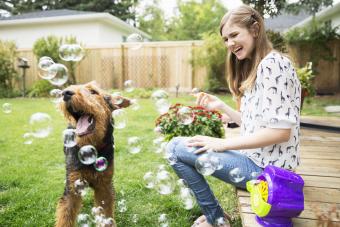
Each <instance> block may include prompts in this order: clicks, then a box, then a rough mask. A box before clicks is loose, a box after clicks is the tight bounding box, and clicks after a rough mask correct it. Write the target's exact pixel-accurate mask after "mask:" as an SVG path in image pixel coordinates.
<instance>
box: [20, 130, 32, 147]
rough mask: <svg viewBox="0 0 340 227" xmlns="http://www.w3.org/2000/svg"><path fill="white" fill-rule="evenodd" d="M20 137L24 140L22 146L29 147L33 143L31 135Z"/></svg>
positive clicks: (26, 134)
mask: <svg viewBox="0 0 340 227" xmlns="http://www.w3.org/2000/svg"><path fill="white" fill-rule="evenodd" d="M22 137H23V138H24V139H25V141H24V144H26V145H30V144H32V143H33V138H32V137H33V135H32V133H29V132H27V133H25V134H24V135H23V136H22Z"/></svg>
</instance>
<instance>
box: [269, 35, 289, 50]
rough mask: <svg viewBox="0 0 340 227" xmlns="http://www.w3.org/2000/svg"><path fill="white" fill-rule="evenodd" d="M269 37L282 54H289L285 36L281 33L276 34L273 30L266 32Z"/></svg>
mask: <svg viewBox="0 0 340 227" xmlns="http://www.w3.org/2000/svg"><path fill="white" fill-rule="evenodd" d="M266 33H267V36H268V38H269V40H270V41H271V42H272V44H273V47H274V48H275V49H276V50H278V51H280V52H282V53H286V52H287V47H286V43H285V40H284V38H283V36H282V35H281V34H280V32H275V31H272V30H267V31H266Z"/></svg>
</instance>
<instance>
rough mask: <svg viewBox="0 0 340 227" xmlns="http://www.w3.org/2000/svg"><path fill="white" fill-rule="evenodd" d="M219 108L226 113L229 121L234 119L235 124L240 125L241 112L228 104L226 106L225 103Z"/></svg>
mask: <svg viewBox="0 0 340 227" xmlns="http://www.w3.org/2000/svg"><path fill="white" fill-rule="evenodd" d="M220 110H221V111H222V112H223V113H225V114H227V115H228V116H229V117H230V119H231V121H234V122H235V123H236V124H238V125H241V113H240V112H238V111H236V110H234V109H233V108H231V107H230V106H228V105H227V104H224V105H223V106H222V107H221V108H220Z"/></svg>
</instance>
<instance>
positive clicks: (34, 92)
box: [28, 80, 54, 97]
mask: <svg viewBox="0 0 340 227" xmlns="http://www.w3.org/2000/svg"><path fill="white" fill-rule="evenodd" d="M53 88H54V87H53V85H52V84H50V82H48V81H47V80H38V81H36V82H35V83H34V84H33V86H32V88H31V89H30V91H29V92H28V96H29V97H48V96H49V92H50V91H51V90H52V89H53Z"/></svg>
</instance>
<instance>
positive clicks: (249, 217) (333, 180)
mask: <svg viewBox="0 0 340 227" xmlns="http://www.w3.org/2000/svg"><path fill="white" fill-rule="evenodd" d="M318 121H319V122H320V121H322V118H319V119H318ZM330 122H331V123H332V124H333V125H337V126H340V119H337V118H334V119H331V120H329V118H327V123H330ZM232 131H233V132H232V134H234V133H235V132H237V131H238V129H234V130H232ZM297 173H298V174H300V175H301V176H302V178H303V179H304V181H305V187H304V196H305V210H304V211H303V212H302V213H301V215H300V216H299V217H298V218H295V219H293V222H294V226H297V227H313V226H329V227H331V226H332V227H335V226H340V218H339V217H336V216H335V215H334V214H332V215H331V218H330V220H331V222H332V224H333V225H330V224H328V225H326V222H322V223H325V225H320V222H319V225H318V217H317V216H320V215H321V214H324V215H327V214H328V213H329V211H331V209H332V207H334V206H337V210H338V212H340V134H339V133H330V132H325V131H320V130H310V129H305V128H302V130H301V165H300V166H299V167H298V168H297ZM237 194H238V198H239V209H240V214H241V218H242V223H243V226H246V227H256V226H260V225H259V224H257V222H256V221H255V214H254V213H253V212H252V210H251V208H250V200H249V193H248V192H246V191H242V190H237ZM339 215H340V214H339Z"/></svg>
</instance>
